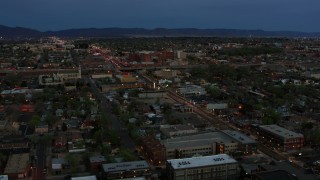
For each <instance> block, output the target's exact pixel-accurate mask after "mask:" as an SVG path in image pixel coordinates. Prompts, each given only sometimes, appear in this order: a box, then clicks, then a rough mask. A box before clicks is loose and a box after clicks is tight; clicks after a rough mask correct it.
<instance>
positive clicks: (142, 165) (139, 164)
mask: <svg viewBox="0 0 320 180" xmlns="http://www.w3.org/2000/svg"><path fill="white" fill-rule="evenodd" d="M102 167H103V170H104V172H117V171H128V170H135V169H149V168H150V166H149V164H148V163H147V161H131V162H121V163H109V164H103V165H102Z"/></svg>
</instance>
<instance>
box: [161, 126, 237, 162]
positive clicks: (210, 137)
mask: <svg viewBox="0 0 320 180" xmlns="http://www.w3.org/2000/svg"><path fill="white" fill-rule="evenodd" d="M161 143H162V144H163V145H164V146H165V147H166V151H167V152H166V153H167V159H176V158H188V157H192V156H198V155H201V156H207V155H214V154H222V153H227V154H230V153H233V152H236V151H237V149H238V144H239V143H238V142H237V141H235V140H234V139H233V138H231V137H229V136H228V135H226V134H224V133H222V132H218V131H216V132H208V133H202V134H196V135H190V136H181V137H175V138H171V139H166V140H162V141H161Z"/></svg>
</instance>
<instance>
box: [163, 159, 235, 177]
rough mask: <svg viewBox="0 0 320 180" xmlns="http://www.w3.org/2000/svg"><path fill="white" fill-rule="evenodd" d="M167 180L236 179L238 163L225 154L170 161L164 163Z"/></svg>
mask: <svg viewBox="0 0 320 180" xmlns="http://www.w3.org/2000/svg"><path fill="white" fill-rule="evenodd" d="M166 169H167V173H168V179H169V180H185V179H196V180H202V179H217V180H219V179H221V180H222V179H228V180H233V179H238V178H239V176H240V168H239V164H238V162H237V161H236V160H235V159H233V158H232V157H230V156H229V155H227V154H219V155H212V156H203V157H193V158H184V159H171V160H167V162H166Z"/></svg>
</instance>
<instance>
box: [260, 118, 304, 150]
mask: <svg viewBox="0 0 320 180" xmlns="http://www.w3.org/2000/svg"><path fill="white" fill-rule="evenodd" d="M257 130H258V134H259V138H260V140H261V141H263V142H264V143H266V144H269V145H271V146H272V147H275V148H277V149H278V150H282V151H288V150H296V149H301V148H302V147H303V143H304V136H303V134H300V133H296V132H293V131H290V130H288V129H285V128H283V127H280V126H278V125H275V124H273V125H262V126H258V128H257Z"/></svg>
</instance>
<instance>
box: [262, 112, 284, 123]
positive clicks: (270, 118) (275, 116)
mask: <svg viewBox="0 0 320 180" xmlns="http://www.w3.org/2000/svg"><path fill="white" fill-rule="evenodd" d="M280 119H281V116H280V114H279V113H278V112H276V111H275V110H274V109H271V108H267V109H265V110H264V117H263V118H262V122H263V124H276V123H278V122H279V120H280Z"/></svg>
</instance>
